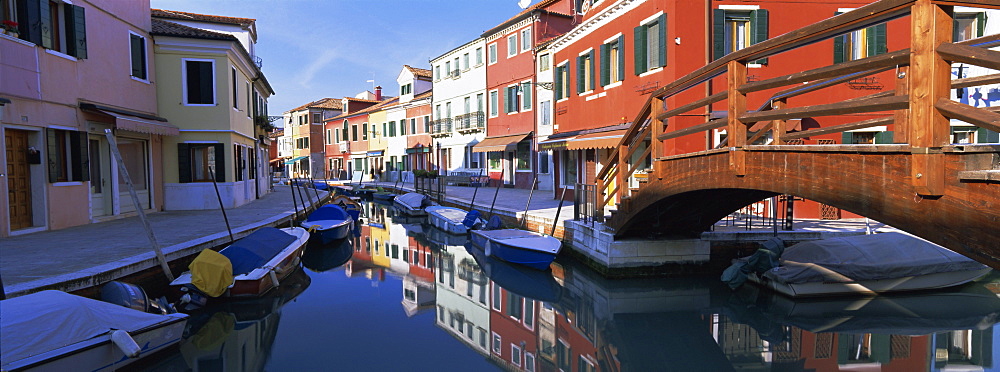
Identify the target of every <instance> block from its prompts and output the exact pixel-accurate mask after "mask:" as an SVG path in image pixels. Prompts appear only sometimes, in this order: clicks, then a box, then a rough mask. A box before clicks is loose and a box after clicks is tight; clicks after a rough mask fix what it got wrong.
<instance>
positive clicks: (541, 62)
mask: <svg viewBox="0 0 1000 372" xmlns="http://www.w3.org/2000/svg"><path fill="white" fill-rule="evenodd" d="M550 60H551V55H549V54H542V55H540V56H538V71H548V70H549V69H550V68H552V66H550V64H551V62H550Z"/></svg>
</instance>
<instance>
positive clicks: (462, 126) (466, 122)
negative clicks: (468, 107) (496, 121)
mask: <svg viewBox="0 0 1000 372" xmlns="http://www.w3.org/2000/svg"><path fill="white" fill-rule="evenodd" d="M455 130H457V131H458V133H462V134H465V133H475V132H479V131H484V130H486V115H485V114H484V113H483V112H482V111H476V112H470V113H468V114H463V115H458V116H456V117H455Z"/></svg>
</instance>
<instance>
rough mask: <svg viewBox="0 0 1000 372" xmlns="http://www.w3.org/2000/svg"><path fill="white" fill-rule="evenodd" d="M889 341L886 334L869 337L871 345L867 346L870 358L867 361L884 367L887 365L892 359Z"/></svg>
mask: <svg viewBox="0 0 1000 372" xmlns="http://www.w3.org/2000/svg"><path fill="white" fill-rule="evenodd" d="M891 347H892V346H891V341H890V339H889V335H887V334H873V335H871V344H870V346H869V350H870V353H871V354H870V355H871V356H870V357H869V359H870V360H871V361H873V362H876V363H879V364H882V365H885V364H887V363H889V361H890V360H891V359H892V357H891V354H890V350H889V349H890V348H891Z"/></svg>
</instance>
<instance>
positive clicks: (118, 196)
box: [0, 0, 178, 236]
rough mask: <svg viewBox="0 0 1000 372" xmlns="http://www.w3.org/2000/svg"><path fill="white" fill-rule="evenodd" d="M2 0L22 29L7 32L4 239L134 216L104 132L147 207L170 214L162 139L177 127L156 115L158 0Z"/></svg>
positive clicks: (0, 44)
mask: <svg viewBox="0 0 1000 372" xmlns="http://www.w3.org/2000/svg"><path fill="white" fill-rule="evenodd" d="M0 4H2V5H3V7H4V9H3V10H4V12H3V13H0V14H2V17H4V19H3V20H4V21H14V22H17V24H18V25H17V29H16V30H8V31H6V32H5V33H3V34H0V56H3V57H2V58H0V76H2V77H3V78H2V79H0V102H2V105H3V108H2V109H0V132H2V134H3V137H4V148H5V151H3V152H2V153H0V164H2V167H3V169H0V173H2V174H3V175H5V177H4V178H6V179H5V180H4V181H3V182H0V200H2V201H3V202H2V203H0V204H2V205H4V206H5V207H4V208H3V211H2V212H0V236H10V235H18V234H23V233H29V232H35V231H42V230H49V229H61V228H66V227H70V226H76V225H83V224H87V223H92V222H99V221H103V220H107V219H114V218H119V217H122V216H126V215H130V214H131V213H130V212H134V211H135V208H136V205H135V203H133V201H132V198H131V197H130V195H129V192H128V187H127V184H126V181H125V177H124V174H122V173H121V172H119V167H118V161H117V160H115V158H114V157H113V156H112V152H111V146H110V143H109V141H108V140H107V138H106V137H105V130H111V132H112V133H113V135H114V140H115V142H116V143H117V148H118V150H119V151H120V153H121V157H122V161H123V163H124V165H125V168H126V169H127V171H128V178H129V179H130V180H131V182H132V184H134V187H135V189H136V191H137V194H138V195H139V205H140V207H141V208H143V209H146V210H152V211H158V210H162V209H163V182H162V178H161V177H162V173H163V171H162V167H163V165H162V164H163V162H162V161H161V159H160V157H161V156H160V154H161V144H162V138H163V136H173V135H177V134H178V128H177V127H175V126H173V125H171V124H169V123H168V122H167V121H166V119H163V118H161V117H159V116H158V115H157V102H156V86H155V85H154V83H153V81H151V79H150V76H154V71H155V70H154V69H155V66H154V63H153V58H152V54H153V53H152V45H153V44H152V40H151V39H150V35H149V30H150V28H151V26H150V22H151V20H150V9H149V1H147V0H137V1H128V2H123V1H116V0H75V1H73V2H72V4H70V3H69V2H49V1H37V0H29V1H4V2H2V3H0ZM51 14H57V15H59V16H58V17H47V16H48V15H51ZM41 15H46V17H43V16H41ZM88 35H89V37H88Z"/></svg>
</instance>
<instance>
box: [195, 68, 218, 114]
mask: <svg viewBox="0 0 1000 372" xmlns="http://www.w3.org/2000/svg"><path fill="white" fill-rule="evenodd" d="M198 66H199V69H198V75H199V76H200V79H199V87H198V90H200V91H201V99H202V101H201V102H200V103H209V104H215V103H216V102H215V92H214V91H212V85H213V84H212V82H213V81H215V72H214V71H212V67H214V65H213V64H212V63H210V62H200V63H198ZM188 89H190V88H188Z"/></svg>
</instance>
